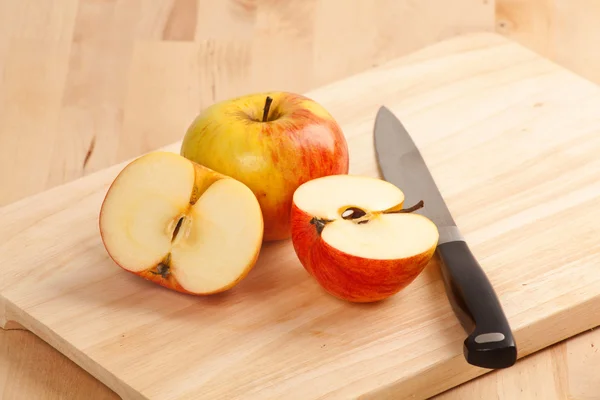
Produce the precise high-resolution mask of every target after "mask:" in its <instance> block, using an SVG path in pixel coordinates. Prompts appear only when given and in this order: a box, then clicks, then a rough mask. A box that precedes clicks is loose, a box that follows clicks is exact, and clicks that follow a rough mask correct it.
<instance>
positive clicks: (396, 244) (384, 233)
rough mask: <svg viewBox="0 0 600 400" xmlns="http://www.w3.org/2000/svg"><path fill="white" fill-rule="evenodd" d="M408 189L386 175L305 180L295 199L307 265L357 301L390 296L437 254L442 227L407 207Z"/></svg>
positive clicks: (298, 245)
mask: <svg viewBox="0 0 600 400" xmlns="http://www.w3.org/2000/svg"><path fill="white" fill-rule="evenodd" d="M403 203H404V194H403V192H402V191H401V190H400V189H399V188H397V187H396V186H394V185H392V184H391V183H389V182H386V181H384V180H381V179H376V178H370V177H363V176H356V175H335V176H327V177H322V178H318V179H315V180H312V181H309V182H307V183H305V184H303V185H301V186H300V187H299V188H298V189H297V190H296V192H295V193H294V197H293V205H292V211H291V216H292V218H291V221H292V222H291V225H292V242H293V245H294V250H295V252H296V254H297V256H298V258H299V260H300V262H301V264H302V265H303V266H304V268H305V269H306V270H307V271H308V272H309V274H310V275H311V276H312V277H313V278H315V280H316V281H317V282H318V283H319V284H320V285H321V286H322V287H323V288H324V289H325V290H326V291H327V292H328V293H330V294H332V295H333V296H335V297H338V298H340V299H343V300H347V301H351V302H374V301H380V300H383V299H385V298H388V297H390V296H392V295H394V294H396V293H398V292H399V291H400V290H402V289H403V288H405V287H406V286H407V285H409V284H410V283H411V282H412V281H414V279H415V278H416V277H417V276H418V275H419V274H420V273H421V272H422V271H423V269H424V268H425V267H426V266H427V264H428V263H429V261H430V260H431V258H432V257H433V254H434V251H435V248H436V246H437V242H438V239H439V233H438V230H437V227H436V226H435V224H434V223H433V222H431V221H430V220H429V219H428V218H426V217H424V216H422V215H420V214H413V213H412V212H413V211H416V210H417V209H419V208H421V207H422V206H423V202H422V201H421V202H419V203H417V204H416V205H414V206H412V207H409V208H406V209H404V208H403Z"/></svg>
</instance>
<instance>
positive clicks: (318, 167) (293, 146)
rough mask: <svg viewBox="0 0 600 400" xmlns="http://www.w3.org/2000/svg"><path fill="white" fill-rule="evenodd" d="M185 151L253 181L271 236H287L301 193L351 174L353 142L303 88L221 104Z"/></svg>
mask: <svg viewBox="0 0 600 400" xmlns="http://www.w3.org/2000/svg"><path fill="white" fill-rule="evenodd" d="M181 155H182V156H184V157H186V158H188V159H190V160H192V161H194V162H196V163H198V164H201V165H204V166H206V167H208V168H210V169H212V170H214V171H217V172H220V173H222V174H224V175H227V176H230V177H232V178H234V179H236V180H238V181H241V182H243V183H244V184H246V185H247V186H248V187H249V188H250V189H251V190H252V192H253V193H254V194H255V196H256V198H257V199H258V202H259V204H260V208H261V211H262V214H263V219H264V235H263V238H264V240H265V241H273V240H281V239H287V238H289V237H290V236H291V232H290V210H291V205H292V196H293V194H294V191H295V190H296V189H297V188H298V186H300V185H301V184H303V183H305V182H308V181H310V180H312V179H315V178H319V177H323V176H329V175H337V174H347V173H348V166H349V156H348V146H347V143H346V139H345V137H344V134H343V132H342V130H341V128H340V126H339V125H338V124H337V122H336V121H335V119H334V118H333V117H332V116H331V114H330V113H329V112H328V111H327V110H326V109H325V108H324V107H323V106H321V105H320V104H319V103H317V102H316V101H314V100H312V99H310V98H308V97H306V96H303V95H300V94H296V93H289V92H265V93H257V94H250V95H246V96H242V97H237V98H233V99H229V100H226V101H222V102H219V103H216V104H214V105H212V106H210V107H208V108H206V109H205V110H204V111H203V112H202V113H201V114H200V115H198V116H197V117H196V119H195V120H194V121H193V122H192V124H191V125H190V127H189V128H188V130H187V132H186V134H185V136H184V139H183V142H182V145H181Z"/></svg>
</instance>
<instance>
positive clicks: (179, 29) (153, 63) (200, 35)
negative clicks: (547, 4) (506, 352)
mask: <svg viewBox="0 0 600 400" xmlns="http://www.w3.org/2000/svg"><path fill="white" fill-rule="evenodd" d="M493 12H494V4H493V2H492V1H491V0H490V1H487V0H483V1H482V0H477V1H475V0H455V1H453V2H452V5H451V6H450V5H448V3H446V2H444V1H441V0H426V1H425V0H424V1H421V2H419V3H418V4H417V3H416V2H412V1H408V0H406V1H397V0H377V1H369V2H367V1H359V0H356V1H347V0H311V1H305V0H294V1H287V2H276V1H255V0H230V1H223V0H212V1H211V0H174V1H157V2H152V3H151V2H145V1H142V0H137V1H134V0H129V1H118V0H114V1H100V0H47V1H33V0H0V182H1V183H2V186H1V187H2V190H1V191H0V205H5V204H8V203H10V202H13V201H16V200H18V199H20V198H23V197H25V196H28V195H31V194H34V193H37V192H39V191H42V190H45V189H47V188H50V187H52V186H55V185H58V184H61V183H64V182H67V181H70V180H73V179H76V178H78V177H80V176H83V175H87V174H89V173H91V172H93V171H97V170H99V169H102V168H105V167H107V166H109V165H111V164H114V163H117V162H119V161H122V160H125V159H127V158H130V157H133V156H136V155H138V154H140V153H143V152H145V151H149V150H152V149H154V148H157V147H160V146H162V145H165V144H167V143H171V142H174V141H176V140H179V139H180V138H181V135H182V133H183V132H184V130H185V128H186V127H187V125H188V123H189V122H190V121H191V119H192V118H193V116H194V115H195V114H196V113H197V112H198V110H199V109H200V108H201V107H203V106H205V105H207V104H210V103H212V102H214V101H218V100H221V99H224V98H228V97H231V96H233V95H237V94H241V93H247V92H251V91H254V90H262V89H265V88H275V89H285V90H291V91H297V92H304V91H306V90H308V89H310V88H313V87H315V86H318V85H321V84H324V83H327V82H330V81H332V80H334V79H337V78H341V77H344V76H348V75H350V74H352V73H355V72H358V71H361V70H363V69H365V68H368V67H370V66H372V65H376V64H378V63H381V62H384V61H386V60H389V59H391V58H394V57H397V56H399V55H402V54H406V53H407V52H410V51H412V50H414V49H417V48H419V47H422V46H423V45H426V44H429V43H432V42H434V41H437V40H439V39H442V38H444V37H448V36H452V35H455V34H458V33H461V32H468V31H477V30H491V29H492V26H493V18H494V14H493ZM399 27H402V29H399ZM344 35H347V36H344ZM198 64H200V65H201V66H203V71H204V73H203V74H201V75H200V76H197V77H195V79H193V80H192V81H190V80H189V79H187V75H186V74H185V73H184V72H185V71H186V68H188V66H189V65H198ZM182 96H184V97H185V98H188V99H189V102H187V104H186V105H185V106H184V107H181V106H180V105H179V103H178V104H177V105H176V104H175V101H174V100H173V101H170V99H175V98H177V99H180V98H181V97H182ZM157 99H160V101H157ZM155 113H162V114H163V116H164V118H159V120H160V121H163V123H161V124H158V125H157V124H155V123H152V122H150V121H154V119H151V118H148V117H147V116H148V115H151V114H152V115H154V114H155ZM598 347H600V333H598V331H595V332H589V333H585V334H582V335H580V336H578V337H575V338H572V339H570V340H568V341H566V342H563V343H559V344H557V345H555V346H553V347H551V348H549V349H547V350H545V351H542V352H539V353H537V354H534V355H532V356H530V357H528V358H526V359H524V360H521V361H520V362H519V363H517V365H516V366H515V367H513V368H511V369H509V370H506V371H497V372H493V373H490V374H487V375H484V376H483V377H481V378H479V379H476V380H474V381H471V382H469V383H466V384H464V385H462V386H460V387H457V388H455V389H453V390H450V391H448V392H446V393H444V394H442V395H439V396H438V398H439V399H446V400H447V399H487V398H495V396H497V397H498V398H501V399H517V398H527V399H530V398H539V399H544V400H546V399H565V398H573V399H598V398H600V379H599V378H597V373H596V372H594V371H598V369H599V368H600V352H598ZM0 398H1V399H23V398H35V399H58V398H60V399H65V398H66V399H71V398H72V399H79V398H88V399H114V398H117V396H116V395H115V394H114V393H113V392H111V391H110V390H109V389H107V388H106V387H105V386H104V385H103V384H101V383H99V382H98V381H97V380H96V379H94V378H93V377H91V376H90V375H88V374H87V373H85V372H84V371H82V370H81V369H80V368H79V367H77V366H76V365H75V364H73V363H72V362H71V361H69V360H68V359H66V358H65V357H64V356H62V355H61V354H60V353H58V352H57V351H55V350H54V349H52V348H51V347H50V346H48V345H47V344H45V343H44V342H42V341H41V340H40V339H38V338H36V337H35V336H34V335H32V334H30V333H29V332H25V331H21V330H11V331H0Z"/></svg>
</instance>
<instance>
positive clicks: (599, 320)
mask: <svg viewBox="0 0 600 400" xmlns="http://www.w3.org/2000/svg"><path fill="white" fill-rule="evenodd" d="M590 303H591V306H590ZM586 309H597V310H600V297H598V296H597V297H592V298H590V299H588V300H587V301H584V302H581V303H578V304H577V305H576V307H575V308H567V307H565V308H564V309H563V310H561V311H560V312H558V313H556V314H559V315H558V319H561V320H566V319H567V317H569V318H568V319H569V320H574V321H586V322H585V323H581V324H580V325H572V324H565V327H566V329H565V330H563V331H558V333H557V334H555V335H549V336H544V340H543V342H538V343H537V344H535V345H528V343H533V342H531V341H530V340H529V338H527V337H525V338H523V336H524V335H525V334H526V332H527V330H530V331H533V332H540V331H544V330H545V328H546V327H545V326H544V325H547V324H550V323H553V324H554V323H556V322H550V321H551V320H554V317H556V314H554V315H552V317H553V318H551V317H547V318H544V319H539V320H537V321H535V322H533V323H531V324H528V325H523V326H521V327H520V328H517V329H515V330H514V334H515V340H516V342H517V347H518V360H521V359H523V358H526V357H529V356H531V355H534V354H535V353H537V352H538V351H540V350H543V349H546V348H548V347H551V346H553V345H556V344H557V343H560V342H561V341H563V340H565V339H568V338H570V337H573V336H577V335H579V334H581V333H583V332H585V331H588V330H590V329H593V328H595V327H597V326H600V312H599V313H596V315H597V317H596V318H595V319H594V320H592V319H586V318H572V316H573V315H574V314H578V313H581V314H586V315H589V312H586V311H585V310H586ZM0 311H2V312H1V313H0V328H2V329H6V327H7V326H12V325H11V323H14V324H16V325H14V327H20V328H22V329H24V330H27V331H29V332H31V333H33V334H34V335H36V336H37V337H39V338H40V339H41V340H43V341H44V342H46V343H47V344H48V345H50V346H51V347H52V348H54V349H55V350H56V351H58V352H60V353H61V354H63V355H64V356H65V357H67V358H68V359H69V360H71V361H72V362H74V363H75V364H77V365H78V366H79V367H80V368H82V369H83V370H85V371H86V372H88V373H89V374H90V375H92V376H94V377H95V378H96V379H98V380H100V381H101V382H102V383H103V384H104V385H106V386H107V387H108V388H110V389H111V390H112V391H114V392H115V393H116V394H117V395H118V396H120V397H121V398H122V399H124V400H129V399H131V400H147V399H148V398H147V397H145V396H144V395H143V394H141V393H140V392H139V391H138V390H136V389H134V388H132V387H131V386H129V385H128V384H127V383H126V382H124V381H123V380H121V379H120V378H118V377H117V375H115V374H114V373H112V372H111V371H109V370H108V369H107V368H106V367H104V366H102V364H100V363H98V362H97V361H95V360H94V359H92V358H91V357H90V356H89V355H87V354H86V353H85V351H84V350H83V349H79V348H77V347H76V346H75V345H73V344H71V343H69V342H67V341H64V340H62V339H61V337H60V335H58V334H56V333H55V332H54V331H53V330H51V329H50V328H48V327H47V326H46V325H43V323H42V322H40V321H38V320H37V319H35V318H33V317H32V316H31V315H29V314H28V313H27V312H26V311H22V310H20V309H19V308H18V307H17V306H16V305H14V304H13V303H12V302H11V301H10V300H9V299H7V298H6V297H5V296H3V295H1V294H0ZM509 319H510V317H509ZM540 343H541V344H540ZM462 363H465V361H464V358H463V356H462V354H459V355H457V356H455V357H453V358H450V359H446V360H443V361H441V362H437V363H435V364H434V365H433V366H430V367H428V368H426V369H425V370H426V371H427V372H429V374H431V371H432V370H439V371H440V374H441V375H444V374H446V375H448V374H449V375H450V379H448V380H445V381H443V382H444V384H443V385H432V384H431V382H429V381H427V380H426V379H423V378H420V377H421V376H425V374H422V372H425V370H421V371H418V373H416V374H413V375H410V376H404V377H403V378H402V379H400V380H397V381H395V382H392V383H389V384H386V385H385V386H383V387H380V388H373V389H370V390H367V391H364V392H362V393H358V394H357V395H356V396H358V397H359V398H361V399H365V400H371V399H372V400H381V399H395V400H396V399H398V397H397V396H398V393H399V392H400V393H406V394H407V396H406V397H403V398H406V399H410V398H414V396H422V395H424V396H426V397H427V398H429V397H433V396H436V395H439V394H441V393H443V392H445V391H447V390H450V389H452V388H454V387H457V386H459V385H461V384H464V383H466V382H469V381H471V380H473V379H475V378H478V377H481V376H483V375H486V374H488V373H490V372H494V370H486V369H482V368H478V367H474V366H469V367H468V368H467V369H464V370H463V371H462V373H461V374H460V375H456V374H454V375H453V374H452V371H455V370H456V368H457V367H460V365H459V364H462ZM465 378H466V379H465ZM405 382H409V383H408V385H409V386H408V387H406V386H407V385H404V383H405ZM411 382H412V383H411ZM415 382H417V383H415Z"/></svg>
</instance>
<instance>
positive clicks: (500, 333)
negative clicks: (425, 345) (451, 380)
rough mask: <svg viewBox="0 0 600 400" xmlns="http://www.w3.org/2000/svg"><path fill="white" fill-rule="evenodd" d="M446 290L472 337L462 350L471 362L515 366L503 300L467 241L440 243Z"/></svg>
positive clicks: (439, 248) (515, 355)
mask: <svg viewBox="0 0 600 400" xmlns="http://www.w3.org/2000/svg"><path fill="white" fill-rule="evenodd" d="M437 250H438V253H439V255H440V259H441V261H442V265H441V270H442V276H443V278H444V284H445V287H446V292H447V294H448V298H449V299H450V303H451V305H452V308H453V309H454V312H455V313H456V315H457V316H458V318H459V320H460V322H461V324H462V325H463V327H464V329H465V330H466V331H467V333H469V336H468V337H467V339H465V341H464V346H463V351H464V356H465V359H466V360H467V362H468V363H469V364H472V365H475V366H479V367H483V368H490V369H497V368H507V367H510V366H512V365H513V364H514V363H515V362H516V360H517V346H516V344H515V340H514V337H513V334H512V331H511V329H510V325H509V324H508V320H507V319H506V316H505V315H504V311H503V310H502V306H501V305H500V301H499V300H498V297H497V296H496V292H495V291H494V288H493V287H492V284H491V283H490V281H489V280H488V278H487V276H486V274H485V272H484V271H483V269H482V268H481V266H480V265H479V263H478V262H477V259H475V257H474V256H473V253H471V250H470V249H469V246H468V245H467V243H466V242H464V241H462V240H459V241H454V242H447V243H442V244H440V245H439V246H438V249H437Z"/></svg>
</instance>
